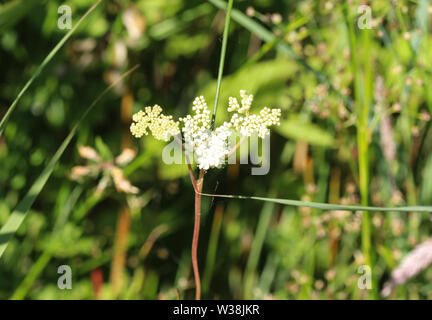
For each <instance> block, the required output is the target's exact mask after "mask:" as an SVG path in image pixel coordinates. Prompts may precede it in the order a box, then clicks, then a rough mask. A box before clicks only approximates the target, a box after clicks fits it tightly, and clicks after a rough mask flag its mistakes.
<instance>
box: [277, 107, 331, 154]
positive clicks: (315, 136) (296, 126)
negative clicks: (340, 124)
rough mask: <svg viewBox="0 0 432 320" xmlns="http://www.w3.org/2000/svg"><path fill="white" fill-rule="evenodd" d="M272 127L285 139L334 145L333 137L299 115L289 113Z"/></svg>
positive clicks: (324, 145) (328, 145) (326, 145)
mask: <svg viewBox="0 0 432 320" xmlns="http://www.w3.org/2000/svg"><path fill="white" fill-rule="evenodd" d="M274 129H275V130H276V131H277V132H278V133H279V134H281V135H282V136H284V137H285V138H287V139H294V140H300V141H305V142H308V143H310V144H312V145H316V146H323V147H332V146H333V145H334V138H333V136H332V135H331V134H330V133H329V132H327V131H325V130H324V129H322V128H320V127H319V126H318V125H316V124H313V123H311V122H308V121H307V120H305V119H303V118H302V117H300V116H299V115H291V116H290V117H289V118H288V119H287V120H283V121H281V125H280V126H276V127H275V128H274Z"/></svg>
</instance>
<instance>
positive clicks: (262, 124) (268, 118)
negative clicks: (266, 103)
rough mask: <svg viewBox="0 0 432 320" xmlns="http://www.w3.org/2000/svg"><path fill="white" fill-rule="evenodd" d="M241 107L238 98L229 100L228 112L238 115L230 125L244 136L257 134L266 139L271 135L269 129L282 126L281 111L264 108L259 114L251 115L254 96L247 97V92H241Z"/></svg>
mask: <svg viewBox="0 0 432 320" xmlns="http://www.w3.org/2000/svg"><path fill="white" fill-rule="evenodd" d="M240 96H241V98H242V99H241V106H240V105H239V103H238V101H237V99H236V98H233V97H230V98H229V107H228V111H229V112H233V111H235V112H236V113H234V114H233V116H232V117H231V121H230V123H231V124H232V126H233V128H234V129H236V130H237V131H239V132H240V133H241V134H242V135H243V136H250V135H251V134H252V133H254V132H257V133H258V136H259V137H260V138H264V137H265V136H266V135H268V134H269V133H270V130H269V129H268V127H270V126H272V125H280V116H281V110H280V109H269V108H267V107H264V109H262V110H261V111H260V113H259V115H256V114H249V109H250V106H251V104H252V101H253V95H251V94H250V95H247V94H246V91H244V90H240Z"/></svg>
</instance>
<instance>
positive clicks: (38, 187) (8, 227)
mask: <svg viewBox="0 0 432 320" xmlns="http://www.w3.org/2000/svg"><path fill="white" fill-rule="evenodd" d="M136 68H138V65H136V66H135V67H133V68H132V69H130V70H129V71H127V72H126V73H124V74H123V75H122V76H121V77H119V78H118V79H117V80H116V81H115V82H113V83H112V84H110V85H109V86H108V87H107V88H106V89H105V90H104V91H103V92H102V93H101V94H100V95H99V96H98V97H97V98H96V100H94V101H93V103H92V104H91V105H90V106H89V107H88V108H87V110H86V111H85V112H84V114H83V115H82V116H81V119H79V121H78V122H77V123H76V124H75V126H74V127H73V128H72V130H71V131H70V132H69V134H68V136H67V137H66V138H65V139H64V141H63V143H62V144H61V145H60V147H59V148H58V149H57V151H56V153H55V154H54V156H53V157H52V158H51V160H50V162H49V163H48V165H47V166H46V167H45V169H44V170H43V171H42V173H41V174H40V176H39V177H38V178H37V179H36V181H35V182H34V183H33V185H32V186H31V187H30V190H29V191H28V192H27V194H26V195H25V196H24V198H23V199H22V200H21V201H20V202H19V203H18V205H17V207H16V208H15V210H14V211H13V212H12V214H11V216H10V217H9V219H8V220H7V221H6V223H5V224H4V225H3V227H2V228H1V230H0V258H1V257H2V255H3V252H4V251H5V250H6V248H7V246H8V243H9V241H10V239H11V238H12V237H13V235H14V234H15V232H16V231H17V230H18V228H19V227H20V225H21V223H22V222H23V221H24V218H25V217H26V215H27V213H28V211H29V209H30V207H31V206H32V204H33V202H34V201H35V199H36V197H37V196H38V195H39V193H40V192H41V191H42V188H43V187H44V186H45V183H46V182H47V181H48V179H49V177H50V176H51V173H52V172H53V170H54V167H55V165H56V164H57V162H58V161H59V159H60V157H61V156H62V154H63V152H64V151H65V149H66V148H67V146H68V145H69V143H70V142H71V140H72V138H73V137H74V135H75V133H76V131H77V129H78V127H79V126H80V125H81V123H82V122H83V120H84V119H85V118H86V116H87V115H88V113H89V112H90V111H91V110H92V109H93V107H94V106H95V105H96V104H97V103H98V102H99V101H100V100H101V99H102V97H103V96H105V94H106V93H108V91H110V90H111V89H112V88H113V87H114V86H116V85H117V84H118V83H119V82H120V81H121V80H122V79H124V78H125V77H127V76H128V75H129V74H131V73H132V72H133V71H135V69H136Z"/></svg>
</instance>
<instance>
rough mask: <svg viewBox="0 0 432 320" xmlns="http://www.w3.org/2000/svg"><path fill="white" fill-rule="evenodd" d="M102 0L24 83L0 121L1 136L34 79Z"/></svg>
mask: <svg viewBox="0 0 432 320" xmlns="http://www.w3.org/2000/svg"><path fill="white" fill-rule="evenodd" d="M101 1H102V0H98V1H97V2H96V3H95V4H94V5H93V6H92V7H91V8H90V9H88V11H87V12H86V13H85V14H84V15H83V16H82V17H81V19H79V20H78V22H77V23H76V24H75V26H74V27H73V28H72V29H70V30H69V32H68V33H66V35H65V36H64V37H63V38H62V39H61V40H60V41H59V43H57V45H56V46H55V47H54V49H52V50H51V52H50V53H49V54H48V55H47V56H46V57H45V59H44V60H43V61H42V63H41V64H40V65H39V67H38V68H37V69H36V71H35V72H34V73H33V75H32V76H31V78H30V79H29V80H28V81H27V83H26V84H25V85H24V87H23V88H22V89H21V91H20V92H19V93H18V95H17V97H16V98H15V100H14V101H13V102H12V104H11V105H10V107H9V109H8V111H7V112H6V114H5V115H4V117H3V118H2V119H1V121H0V136H1V135H2V134H3V131H4V129H5V127H6V123H7V121H8V119H9V117H10V115H11V114H12V112H13V111H14V109H15V107H16V106H17V103H18V101H19V100H20V99H21V97H22V96H23V94H24V93H25V92H26V91H27V89H28V88H29V87H30V85H31V84H32V83H33V81H34V80H35V79H36V78H37V76H38V75H39V74H40V73H41V72H42V70H43V69H44V68H45V66H46V65H47V64H48V63H49V62H50V61H51V59H52V58H53V57H54V56H55V55H56V53H57V52H58V51H59V50H60V48H61V47H62V46H63V45H64V44H65V42H66V41H67V40H68V39H69V38H70V36H71V35H72V34H73V33H74V32H75V30H76V29H77V28H78V26H79V25H80V24H81V23H82V22H83V21H84V20H85V19H86V18H87V16H88V15H89V14H90V13H91V12H92V11H93V10H94V9H95V8H96V7H97V6H98V5H99V3H100V2H101Z"/></svg>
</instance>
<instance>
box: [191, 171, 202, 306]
mask: <svg viewBox="0 0 432 320" xmlns="http://www.w3.org/2000/svg"><path fill="white" fill-rule="evenodd" d="M204 173H205V171H204V170H201V171H200V173H199V177H198V180H197V181H196V189H195V221H194V232H193V238H192V266H193V271H194V278H195V300H200V299H201V280H200V275H199V268H198V253H197V251H198V239H199V231H200V221H201V191H202V187H203V181H204Z"/></svg>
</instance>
